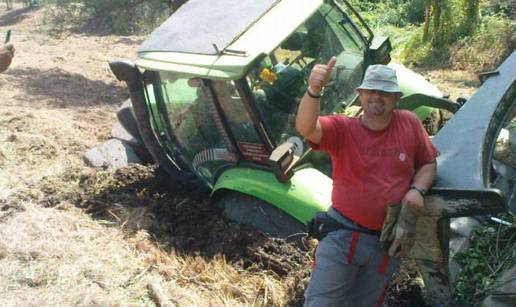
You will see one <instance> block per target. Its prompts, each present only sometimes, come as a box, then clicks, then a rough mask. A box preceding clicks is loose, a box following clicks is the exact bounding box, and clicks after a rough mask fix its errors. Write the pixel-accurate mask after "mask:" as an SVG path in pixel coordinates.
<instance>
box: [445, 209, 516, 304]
mask: <svg viewBox="0 0 516 307" xmlns="http://www.w3.org/2000/svg"><path fill="white" fill-rule="evenodd" d="M498 217H499V218H501V219H503V220H506V221H509V222H511V223H512V224H513V226H511V227H508V226H503V225H497V226H496V227H493V226H491V227H482V228H479V229H477V230H476V231H475V234H474V236H473V242H472V245H471V247H470V248H469V249H468V250H467V251H466V252H464V253H461V254H458V255H456V256H455V257H454V259H455V260H456V261H457V262H458V263H459V264H460V265H461V271H460V274H459V276H458V279H457V282H456V283H455V286H454V295H455V298H456V299H458V300H459V301H460V302H461V306H477V305H479V304H480V302H481V301H482V300H483V299H484V298H485V297H486V296H487V295H488V294H490V292H492V291H493V290H494V289H493V288H492V286H493V282H494V281H495V279H496V278H497V276H498V275H499V274H500V273H502V272H503V271H505V270H508V269H510V268H511V267H513V266H515V265H516V231H515V226H514V225H515V224H516V215H514V214H510V213H507V214H502V215H499V216H498Z"/></svg>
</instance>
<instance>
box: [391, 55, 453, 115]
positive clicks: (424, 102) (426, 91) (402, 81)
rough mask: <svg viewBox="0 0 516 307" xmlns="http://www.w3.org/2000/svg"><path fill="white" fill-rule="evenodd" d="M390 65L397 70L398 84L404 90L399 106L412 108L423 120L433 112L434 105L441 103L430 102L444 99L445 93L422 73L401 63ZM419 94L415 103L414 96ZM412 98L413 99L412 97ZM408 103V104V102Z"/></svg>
mask: <svg viewBox="0 0 516 307" xmlns="http://www.w3.org/2000/svg"><path fill="white" fill-rule="evenodd" d="M389 67H391V68H392V69H394V70H396V75H397V77H398V84H399V87H400V89H401V91H402V92H403V97H402V98H401V101H400V103H399V108H402V109H408V110H412V111H413V112H414V113H416V114H417V116H418V117H419V118H420V119H421V120H423V119H425V118H427V117H428V116H429V115H430V113H431V112H432V107H436V106H439V105H433V104H431V103H430V104H429V103H428V102H432V101H434V100H435V101H437V102H436V103H438V102H440V101H442V100H444V99H443V93H442V92H441V91H439V89H438V88H437V87H436V86H435V85H433V84H431V83H430V82H428V81H427V80H426V79H425V78H424V77H423V76H422V75H420V74H418V73H416V72H414V71H412V70H410V69H408V68H407V67H405V66H404V65H402V64H399V63H393V62H391V63H389ZM414 95H416V96H417V103H415V104H414V102H413V100H414V99H413V98H415V96H414ZM411 98H412V99H411ZM406 102H407V103H408V104H407V103H406Z"/></svg>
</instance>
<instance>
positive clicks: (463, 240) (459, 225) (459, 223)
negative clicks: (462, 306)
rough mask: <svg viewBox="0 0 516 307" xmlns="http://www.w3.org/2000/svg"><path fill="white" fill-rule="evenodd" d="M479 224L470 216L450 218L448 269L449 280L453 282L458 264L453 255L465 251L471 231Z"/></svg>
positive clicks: (457, 272)
mask: <svg viewBox="0 0 516 307" xmlns="http://www.w3.org/2000/svg"><path fill="white" fill-rule="evenodd" d="M479 226H481V224H480V222H479V221H477V220H476V219H475V218H472V217H459V218H455V219H452V220H451V223H450V256H451V259H450V263H449V264H448V271H449V276H450V282H451V283H452V284H453V283H455V281H456V280H457V276H458V275H459V271H460V265H459V264H458V263H457V262H456V261H454V260H453V256H454V255H456V254H457V253H461V252H464V251H466V250H467V249H468V248H469V246H470V245H471V240H470V237H471V233H472V232H473V230H475V229H476V228H477V227H479Z"/></svg>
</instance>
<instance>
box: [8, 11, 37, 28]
mask: <svg viewBox="0 0 516 307" xmlns="http://www.w3.org/2000/svg"><path fill="white" fill-rule="evenodd" d="M36 10H39V8H32V7H26V8H21V9H17V10H11V11H7V13H5V14H2V15H0V27H8V26H13V25H15V24H17V23H19V22H21V21H23V20H24V19H26V18H28V17H29V16H28V15H27V13H29V12H32V11H36Z"/></svg>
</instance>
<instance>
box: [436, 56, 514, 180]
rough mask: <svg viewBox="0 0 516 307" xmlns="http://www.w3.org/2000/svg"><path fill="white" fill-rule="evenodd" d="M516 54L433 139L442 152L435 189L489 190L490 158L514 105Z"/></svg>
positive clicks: (438, 160)
mask: <svg viewBox="0 0 516 307" xmlns="http://www.w3.org/2000/svg"><path fill="white" fill-rule="evenodd" d="M514 67H516V52H513V53H512V55H511V56H509V58H508V59H507V60H506V61H505V62H504V63H503V64H502V65H501V66H500V67H499V69H498V74H494V75H492V76H491V77H490V78H489V79H487V80H486V81H485V83H484V84H483V85H482V87H481V88H480V89H479V90H478V91H477V92H476V93H475V95H474V96H473V97H471V99H470V100H468V102H467V103H466V104H465V105H464V106H463V107H462V108H461V109H460V111H459V112H457V113H456V114H455V116H453V118H452V119H451V120H450V121H448V123H447V124H446V126H444V127H443V129H441V131H439V133H438V134H437V135H436V136H435V137H434V139H433V143H434V144H435V145H436V147H437V148H438V150H439V151H440V152H441V156H440V157H439V158H438V159H437V165H438V173H437V182H436V184H435V186H436V187H443V188H457V189H477V190H481V189H484V188H487V187H490V183H489V182H490V176H491V158H492V151H493V148H494V145H495V143H496V137H497V135H498V133H499V131H500V129H501V126H502V124H503V123H504V122H505V119H506V117H507V116H508V113H509V112H508V111H509V110H511V109H512V107H513V106H514V105H515V104H516V85H515V78H516V70H515V69H514Z"/></svg>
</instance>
